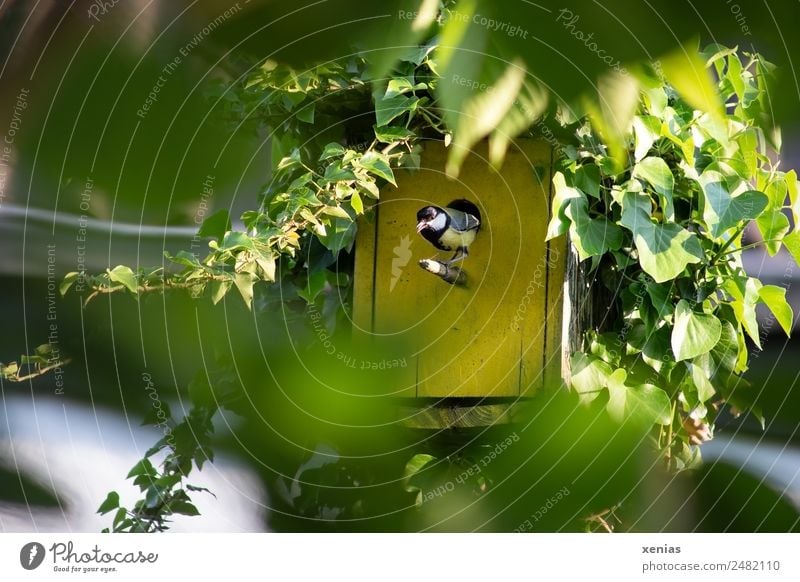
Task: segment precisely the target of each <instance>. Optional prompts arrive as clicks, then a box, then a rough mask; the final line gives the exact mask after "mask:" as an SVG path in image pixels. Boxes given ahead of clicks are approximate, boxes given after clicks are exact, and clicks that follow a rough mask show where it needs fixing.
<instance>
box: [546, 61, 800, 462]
mask: <svg viewBox="0 0 800 582" xmlns="http://www.w3.org/2000/svg"><path fill="white" fill-rule="evenodd" d="M741 57H744V58H745V59H746V61H745V62H744V63H743V62H742V61H741V60H740V58H741ZM703 58H705V59H707V61H706V62H707V64H708V66H709V67H710V69H711V72H712V73H713V74H714V76H715V77H716V78H717V80H718V83H717V91H716V92H715V93H714V95H713V96H711V97H709V96H706V97H704V99H706V100H709V99H712V97H713V99H716V95H719V96H721V98H722V101H723V102H724V103H725V107H726V110H727V111H729V113H727V114H725V115H723V116H720V115H719V114H714V113H713V112H704V111H700V110H697V109H696V107H695V104H696V103H697V102H698V101H699V100H700V99H699V98H698V97H697V96H693V95H692V94H691V92H689V91H687V90H684V91H678V90H676V88H673V87H672V86H671V85H670V84H668V83H657V84H653V85H652V86H650V87H649V88H646V89H645V90H644V91H643V92H642V96H641V100H640V103H639V106H638V109H637V110H636V112H635V116H634V117H633V118H632V123H631V127H632V131H631V132H630V133H628V134H627V135H626V136H625V139H626V142H625V143H626V148H627V149H626V155H625V160H626V161H627V165H622V166H621V165H619V164H618V163H617V162H616V160H615V159H614V158H613V156H612V154H611V153H610V150H609V148H607V147H605V146H604V145H600V144H602V142H601V140H600V139H599V138H598V136H597V135H596V133H595V130H594V127H593V126H592V125H591V123H590V122H588V121H587V122H586V124H585V125H583V126H582V127H581V128H580V129H579V131H578V134H577V135H578V136H579V139H578V141H577V143H576V144H574V147H573V148H570V149H568V150H567V152H568V153H567V155H566V157H565V158H564V159H563V160H562V161H561V162H560V170H559V173H557V174H556V176H555V179H554V181H553V183H554V185H555V188H556V202H555V209H554V216H553V219H552V221H551V223H550V229H549V232H548V237H550V238H552V237H554V236H557V235H560V234H563V233H566V232H569V234H570V237H571V239H572V241H573V243H574V245H575V247H576V249H577V251H578V252H579V254H580V258H581V259H584V260H591V266H590V270H591V271H592V272H594V273H595V275H596V277H597V279H598V280H599V281H601V282H602V284H603V285H605V287H606V288H607V289H608V290H609V291H610V292H611V293H612V294H613V295H614V297H615V303H616V308H617V313H619V318H618V319H617V321H615V322H613V323H612V324H611V325H610V326H608V327H607V328H606V329H603V330H591V331H590V332H589V335H588V337H587V341H586V351H585V352H579V353H576V354H574V355H573V356H572V365H573V366H574V368H575V370H574V372H575V373H574V376H573V379H574V384H575V388H576V389H577V390H578V392H579V393H580V394H581V397H582V399H584V400H585V401H594V400H595V399H598V397H600V396H601V395H604V398H603V399H600V400H598V401H602V402H605V406H606V408H607V409H608V411H609V413H610V414H612V415H614V416H615V417H617V418H619V419H620V420H622V419H623V418H626V417H636V418H639V419H640V420H641V421H642V422H648V423H653V422H654V423H656V424H657V425H659V426H660V428H658V429H657V432H658V444H659V446H660V447H661V448H662V449H663V451H664V453H665V456H666V458H667V459H669V460H670V462H671V464H672V467H673V468H678V469H680V468H683V467H686V466H687V465H689V464H690V463H691V462H692V461H693V460H695V459H696V452H695V450H694V449H692V448H691V447H690V446H689V445H690V444H692V443H694V440H693V439H692V436H693V431H689V430H687V429H686V428H685V427H686V426H693V425H695V424H697V423H700V424H701V425H706V426H712V425H713V422H714V418H715V416H716V414H717V411H718V410H719V408H720V405H721V404H722V403H724V402H727V403H729V404H731V406H732V407H733V408H734V410H737V411H742V410H748V409H749V410H753V412H754V413H755V414H756V415H760V413H759V411H758V407H757V403H756V402H755V401H754V399H753V396H752V391H751V390H749V389H748V388H749V386H748V383H747V381H746V380H745V379H744V378H742V373H743V372H744V371H745V370H746V369H747V357H748V353H747V350H748V347H747V338H748V337H749V339H750V340H751V341H752V342H753V343H755V344H756V345H757V346H759V347H760V339H759V331H758V326H757V323H756V311H755V310H756V307H757V305H759V304H763V305H766V306H767V307H768V308H769V309H770V310H771V311H772V312H773V314H774V315H775V317H776V319H777V320H778V321H779V322H781V326H782V327H783V329H784V330H785V331H786V333H789V331H790V329H791V322H792V320H793V314H792V310H791V307H790V306H789V305H788V304H787V303H786V298H785V295H786V291H785V289H783V288H778V287H775V286H771V285H762V284H761V282H760V281H758V280H757V279H756V278H753V277H750V276H748V274H747V273H746V272H745V271H744V269H743V267H742V263H741V251H742V249H743V246H744V245H743V243H742V239H743V237H744V236H745V232H746V231H747V232H750V233H753V229H754V228H755V229H757V230H758V232H759V233H760V235H761V237H762V241H761V242H758V243H755V244H763V245H764V246H765V247H766V249H767V251H768V252H769V254H771V255H774V254H775V253H776V252H777V251H778V250H779V249H780V248H781V246H782V244H783V239H784V238H786V237H790V241H791V242H790V243H787V245H786V246H787V249H788V250H789V251H790V252H791V253H792V254H793V255H794V257H795V259H796V260H798V259H800V255H798V253H797V248H796V247H795V246H794V244H793V241H794V237H795V236H796V235H795V234H794V233H791V234H790V233H789V220H788V218H787V217H786V214H785V213H786V211H789V210H791V211H792V212H793V213H794V214H795V219H796V217H797V209H796V195H790V193H791V192H796V191H797V178H796V175H795V173H794V172H782V171H779V170H778V168H777V165H776V164H774V163H773V161H772V160H773V159H775V158H774V156H772V155H771V154H770V152H769V147H768V143H769V139H768V134H767V132H768V131H769V127H765V125H764V124H763V121H764V118H763V114H764V112H765V111H767V98H768V97H767V94H766V91H765V86H766V78H765V77H767V75H768V72H769V71H770V70H771V68H772V67H771V65H770V64H769V63H768V62H766V61H764V60H763V58H762V57H760V56H759V55H755V54H747V53H742V54H740V53H738V52H736V51H732V50H726V49H724V48H723V47H719V46H712V47H709V49H708V50H706V51H705V52H704V53H703ZM678 89H680V86H679V87H678ZM748 227H750V228H749V229H748ZM753 236H755V233H753ZM670 402H672V405H670ZM687 420H688V421H689V422H688V423H687ZM664 426H666V427H667V428H666V430H665V429H664V428H663V427H664ZM695 444H696V443H695Z"/></svg>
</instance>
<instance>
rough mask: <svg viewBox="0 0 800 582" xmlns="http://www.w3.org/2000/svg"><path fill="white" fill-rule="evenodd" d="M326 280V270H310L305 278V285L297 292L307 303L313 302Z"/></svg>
mask: <svg viewBox="0 0 800 582" xmlns="http://www.w3.org/2000/svg"><path fill="white" fill-rule="evenodd" d="M327 282H328V276H327V271H326V270H325V269H320V270H319V271H312V272H310V273H309V274H308V277H307V278H306V286H305V288H304V289H301V290H299V291H298V292H297V294H298V295H299V296H300V297H302V298H303V299H305V300H306V302H307V303H314V300H315V299H316V298H317V296H318V295H319V294H320V293H321V292H322V290H323V289H324V288H325V285H326V284H327Z"/></svg>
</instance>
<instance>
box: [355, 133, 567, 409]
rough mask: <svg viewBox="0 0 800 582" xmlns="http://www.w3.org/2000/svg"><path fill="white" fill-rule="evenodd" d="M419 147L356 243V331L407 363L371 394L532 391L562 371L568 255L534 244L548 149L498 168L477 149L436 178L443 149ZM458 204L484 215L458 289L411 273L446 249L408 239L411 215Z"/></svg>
mask: <svg viewBox="0 0 800 582" xmlns="http://www.w3.org/2000/svg"><path fill="white" fill-rule="evenodd" d="M424 148H425V149H424V154H423V157H422V168H421V169H420V170H419V171H417V172H407V171H397V172H396V173H395V174H396V178H397V188H395V187H393V186H387V187H386V188H384V189H383V190H382V192H381V200H380V202H379V204H378V205H377V207H376V209H375V214H374V215H372V216H370V217H365V218H364V219H363V220H362V221H361V223H360V224H359V234H358V238H357V239H356V265H355V287H354V297H353V319H354V329H355V330H356V334H357V335H358V336H360V338H361V339H362V341H364V340H365V338H366V341H370V338H371V339H372V340H374V341H378V342H380V343H382V345H391V346H392V348H390V350H391V351H392V352H393V353H392V354H390V356H389V357H388V358H386V361H393V360H394V361H402V362H404V363H405V365H404V366H401V367H398V368H396V369H395V370H393V375H392V376H391V378H392V379H391V384H392V385H391V386H387V385H382V386H376V391H378V392H380V393H384V394H393V395H395V396H404V397H418V398H422V397H437V398H443V397H483V396H490V397H514V396H520V395H530V394H532V392H533V391H534V390H536V389H537V388H538V387H539V386H541V385H542V383H543V382H545V381H546V382H548V383H549V382H552V381H557V379H558V378H559V375H560V372H559V370H560V363H561V362H560V359H561V310H562V307H561V306H562V302H561V284H562V281H563V273H564V264H565V261H566V252H565V242H564V240H563V239H560V240H557V241H551V242H550V243H545V240H544V237H545V232H546V230H547V221H548V217H549V214H550V213H549V204H550V200H551V187H550V178H551V168H552V152H551V148H550V147H549V145H547V144H546V143H544V142H540V141H533V140H530V141H523V142H521V143H518V147H517V148H512V149H511V150H510V151H509V153H508V155H507V157H506V160H505V163H504V165H503V167H502V169H501V170H500V171H499V172H497V171H495V170H493V169H492V168H491V167H490V166H489V164H488V162H487V151H486V145H485V144H483V145H482V146H478V147H476V150H475V151H474V152H473V153H472V154H471V155H470V156H469V157H468V158H467V160H466V162H465V163H464V166H463V168H462V170H461V173H460V175H459V177H458V179H456V180H451V179H448V178H447V177H446V176H445V174H444V166H445V161H446V157H447V150H446V148H445V147H444V146H443V144H441V143H440V142H428V143H426V144H424ZM456 198H466V199H468V200H470V201H472V202H473V203H475V204H476V205H477V206H478V207H479V208H480V210H481V218H482V225H481V230H480V232H479V234H478V236H477V238H476V240H475V242H474V243H473V244H472V246H471V247H470V254H469V257H467V258H466V259H465V260H464V261H463V262H462V263H461V265H462V268H463V269H464V271H465V272H466V273H467V284H466V286H463V287H460V286H454V285H450V284H448V283H446V282H444V281H442V280H441V279H440V278H438V277H436V276H434V275H432V274H430V273H428V272H426V271H424V270H423V269H421V268H420V267H419V266H418V261H419V260H420V259H425V258H433V257H437V258H440V259H442V260H445V259H449V258H450V256H451V255H452V253H446V252H441V251H437V250H436V249H435V248H434V247H433V246H431V245H430V243H428V242H427V241H426V240H425V239H423V238H422V237H421V236H419V235H418V234H417V233H416V232H415V226H416V213H417V210H418V209H420V208H421V207H423V206H426V205H428V204H436V205H439V206H445V205H446V204H447V203H448V202H450V201H452V200H454V199H456ZM398 352H401V353H398ZM399 358H402V360H399Z"/></svg>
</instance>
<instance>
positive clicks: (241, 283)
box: [233, 273, 258, 309]
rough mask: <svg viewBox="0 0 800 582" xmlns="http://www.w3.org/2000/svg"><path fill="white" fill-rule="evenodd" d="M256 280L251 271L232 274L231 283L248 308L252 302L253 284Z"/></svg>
mask: <svg viewBox="0 0 800 582" xmlns="http://www.w3.org/2000/svg"><path fill="white" fill-rule="evenodd" d="M256 281H258V277H256V276H255V275H253V274H252V273H234V275H233V283H234V284H235V285H236V288H237V289H238V290H239V294H240V295H241V296H242V299H243V300H244V303H245V305H247V308H248V309H249V308H250V306H251V305H252V304H253V285H255V284H256Z"/></svg>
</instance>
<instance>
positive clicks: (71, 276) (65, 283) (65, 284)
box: [58, 271, 81, 297]
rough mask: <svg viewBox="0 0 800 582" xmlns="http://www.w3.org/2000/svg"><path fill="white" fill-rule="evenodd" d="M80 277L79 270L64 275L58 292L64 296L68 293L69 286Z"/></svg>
mask: <svg viewBox="0 0 800 582" xmlns="http://www.w3.org/2000/svg"><path fill="white" fill-rule="evenodd" d="M80 277H81V274H80V273H78V272H77V271H72V272H71V273H67V274H66V275H64V279H63V280H62V281H61V284H60V285H59V286H58V292H59V293H61V296H62V297H63V296H64V295H66V294H67V291H69V288H70V287H72V285H73V284H74V283H75V281H77V280H78V279H80Z"/></svg>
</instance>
